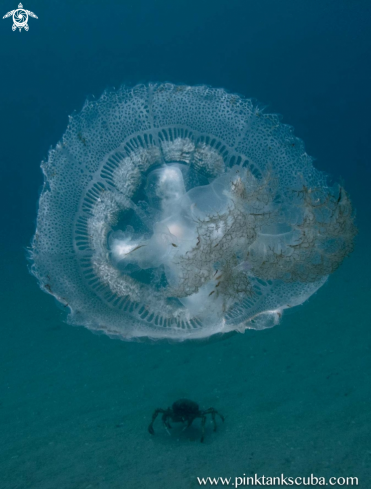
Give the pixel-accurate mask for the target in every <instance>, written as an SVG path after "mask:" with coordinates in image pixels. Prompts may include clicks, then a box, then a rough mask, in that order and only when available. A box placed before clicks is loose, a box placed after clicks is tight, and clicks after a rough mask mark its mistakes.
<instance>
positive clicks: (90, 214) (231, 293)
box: [30, 83, 356, 341]
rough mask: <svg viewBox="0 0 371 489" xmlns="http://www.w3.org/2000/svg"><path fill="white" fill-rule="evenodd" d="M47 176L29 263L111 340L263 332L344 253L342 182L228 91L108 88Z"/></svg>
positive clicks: (348, 224) (65, 141) (349, 218)
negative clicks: (328, 178) (330, 182)
mask: <svg viewBox="0 0 371 489" xmlns="http://www.w3.org/2000/svg"><path fill="white" fill-rule="evenodd" d="M42 170H43V173H44V187H43V191H42V193H41V196H40V200H39V211H38V217H37V227H36V233H35V236H34V238H33V241H32V248H31V252H30V258H31V261H32V266H31V271H32V273H33V274H34V275H35V276H36V278H37V279H38V281H39V284H40V287H41V288H42V289H43V290H44V291H46V292H48V293H49V294H52V295H53V296H54V297H55V298H56V299H57V300H58V301H59V302H60V303H61V304H62V305H63V306H64V307H65V308H66V309H68V310H69V314H68V322H69V323H71V324H75V325H83V326H85V327H87V328H89V329H91V330H94V331H100V332H104V333H106V334H107V335H109V336H110V337H115V338H120V339H124V340H130V339H141V338H153V339H172V340H179V341H182V340H186V339H196V338H208V337H210V336H213V335H216V334H222V333H228V332H233V331H240V332H243V331H244V330H245V329H248V328H252V329H264V328H267V327H272V326H274V325H276V324H278V322H279V320H280V318H281V316H282V312H283V311H284V309H286V308H288V307H290V308H291V307H294V306H296V305H299V304H302V303H303V302H305V301H306V300H307V299H308V298H309V297H310V296H311V295H313V294H314V293H315V292H316V291H317V290H318V289H319V288H320V287H321V286H322V285H323V284H324V283H325V281H326V280H327V277H328V276H329V274H331V273H333V272H334V271H335V270H336V268H337V267H338V266H339V265H340V263H341V262H342V261H343V259H344V258H345V257H346V256H347V255H348V254H349V253H350V252H351V251H352V248H353V241H354V236H355V234H356V228H355V225H354V218H353V211H352V206H351V202H350V199H349V197H348V195H347V193H346V192H345V190H344V189H343V188H341V187H340V186H339V185H334V186H329V185H328V183H327V181H326V177H325V175H324V174H323V173H322V172H320V171H318V170H317V169H315V168H314V167H313V164H312V158H311V157H309V156H308V155H307V154H306V152H305V149H304V145H303V142H302V141H301V140H300V139H298V138H296V137H295V136H294V135H293V132H292V129H291V128H290V127H289V126H286V125H284V124H282V123H281V122H280V121H279V118H278V116H276V115H272V114H265V113H264V112H262V111H261V110H260V109H259V108H258V107H257V106H256V105H254V104H253V102H252V101H251V100H249V99H244V98H242V97H239V96H237V95H234V94H230V93H228V92H226V91H225V90H222V89H214V88H210V87H206V86H197V87H190V86H177V85H173V84H169V83H167V84H149V85H139V86H136V87H134V88H127V87H125V86H123V87H121V88H120V89H118V90H116V91H109V92H105V93H104V94H103V95H102V96H101V98H100V99H99V100H96V101H87V102H86V103H85V105H84V107H83V109H82V111H81V113H79V114H77V115H74V116H72V117H71V118H70V121H69V125H68V127H67V130H66V132H65V134H64V136H63V138H62V140H61V142H60V143H58V144H57V146H56V148H55V149H52V150H51V151H50V152H49V156H48V160H47V161H46V162H44V163H43V164H42Z"/></svg>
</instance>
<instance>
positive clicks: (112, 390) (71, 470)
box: [0, 216, 371, 489]
mask: <svg viewBox="0 0 371 489" xmlns="http://www.w3.org/2000/svg"><path fill="white" fill-rule="evenodd" d="M368 218H370V216H368ZM365 222H366V223H367V222H370V221H369V220H366V221H365ZM367 238H368V237H367V235H365V234H364V233H361V234H360V236H359V238H358V240H357V244H356V250H355V252H354V253H353V255H352V256H351V257H350V258H348V259H347V260H346V261H345V263H344V264H343V265H342V266H341V268H340V269H339V270H338V271H337V272H336V273H335V274H334V276H332V277H331V278H330V280H329V281H328V283H327V284H326V285H325V286H324V287H323V288H322V289H321V290H320V291H319V292H318V293H317V294H316V295H315V296H314V297H312V298H311V299H310V300H309V301H308V302H307V303H306V304H304V305H303V306H300V307H298V308H295V309H293V310H292V311H288V312H286V313H285V315H284V317H283V320H282V323H281V324H280V325H279V326H277V327H275V328H273V329H270V330H264V331H260V332H256V331H247V332H246V333H245V334H243V335H241V334H236V335H234V336H232V337H229V338H225V339H222V340H220V341H211V342H210V341H209V342H203V343H186V344H170V343H153V344H142V343H124V342H121V341H117V340H111V339H109V338H107V337H105V336H100V335H94V334H92V333H91V332H89V331H88V330H86V329H84V328H75V327H71V326H68V325H66V324H64V323H63V317H64V313H63V311H61V310H60V309H57V308H56V307H55V303H54V300H53V299H52V298H51V297H50V296H47V295H45V294H43V293H42V292H41V291H40V290H39V289H38V286H37V284H36V282H35V280H34V279H33V277H31V276H30V275H29V274H28V272H27V268H26V262H25V258H24V252H23V251H19V253H15V252H7V251H3V252H2V253H1V254H0V260H1V262H2V263H1V270H2V280H1V283H0V294H1V295H0V303H1V311H2V321H1V327H0V358H1V370H0V378H1V382H0V386H1V388H0V389H1V390H0V488H1V489H23V488H32V489H54V488H56V489H88V488H89V489H93V488H94V489H95V488H101V489H116V488H125V489H132V488H144V489H146V488H151V489H157V488H161V489H166V488H176V489H178V488H179V489H183V488H184V489H186V488H187V489H190V488H196V487H199V485H198V483H197V479H196V477H197V476H198V477H207V476H211V477H218V476H223V477H236V476H243V474H246V476H249V475H253V474H255V473H257V474H259V475H265V476H279V475H280V474H281V473H283V474H284V475H285V476H293V477H295V476H302V477H303V476H307V475H310V474H311V473H313V474H314V475H316V476H317V477H327V478H329V477H350V476H355V477H358V478H359V486H358V487H361V488H365V489H369V487H371V478H370V474H371V445H370V421H371V419H370V418H371V409H370V399H371V382H370V367H371V328H370V326H371V315H370V301H371V284H370V272H371V257H370V253H369V246H368V239H367ZM181 397H187V398H190V399H193V400H195V401H196V402H198V403H199V404H200V405H201V407H203V408H207V407H210V406H213V407H215V408H216V409H218V410H219V411H220V412H221V413H222V414H223V415H225V418H226V420H225V423H224V424H223V423H221V421H220V420H219V421H218V428H219V429H218V431H217V432H216V433H213V432H212V424H211V420H209V421H208V424H207V432H206V438H205V443H203V444H201V443H200V441H199V439H200V424H199V421H196V422H195V423H194V425H193V426H192V427H191V428H190V429H188V430H186V431H182V427H181V426H180V425H174V429H173V431H172V435H171V436H169V435H168V434H167V433H166V431H165V430H164V428H163V426H162V423H161V420H160V418H158V420H157V422H156V424H155V431H156V434H155V436H151V435H149V433H148V431H147V426H148V424H149V422H150V419H151V415H152V412H153V410H154V409H155V408H156V407H163V408H166V407H168V406H169V405H171V404H172V402H173V401H175V400H176V399H178V398H181ZM306 487H308V486H306ZM334 487H337V486H334ZM339 487H340V486H339Z"/></svg>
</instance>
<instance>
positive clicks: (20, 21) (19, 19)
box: [3, 3, 38, 32]
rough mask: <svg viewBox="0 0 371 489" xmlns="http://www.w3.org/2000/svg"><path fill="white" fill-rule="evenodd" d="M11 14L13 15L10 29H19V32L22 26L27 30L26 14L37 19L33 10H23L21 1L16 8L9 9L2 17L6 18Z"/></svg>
mask: <svg viewBox="0 0 371 489" xmlns="http://www.w3.org/2000/svg"><path fill="white" fill-rule="evenodd" d="M11 15H12V16H13V25H12V30H13V31H15V30H16V29H19V32H21V30H22V28H24V30H25V31H28V29H29V27H28V23H27V22H28V16H30V17H33V18H34V19H38V17H37V15H35V14H34V13H33V12H30V11H29V10H25V9H24V8H23V5H22V4H21V3H20V4H19V5H18V8H17V9H16V10H11V11H10V12H8V13H7V14H5V15H4V17H3V19H6V18H7V17H10V16H11Z"/></svg>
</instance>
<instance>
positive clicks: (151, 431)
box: [148, 425, 155, 435]
mask: <svg viewBox="0 0 371 489" xmlns="http://www.w3.org/2000/svg"><path fill="white" fill-rule="evenodd" d="M148 431H149V432H150V433H151V435H154V434H155V432H154V429H153V427H152V425H149V426H148Z"/></svg>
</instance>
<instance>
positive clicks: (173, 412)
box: [148, 399, 224, 442]
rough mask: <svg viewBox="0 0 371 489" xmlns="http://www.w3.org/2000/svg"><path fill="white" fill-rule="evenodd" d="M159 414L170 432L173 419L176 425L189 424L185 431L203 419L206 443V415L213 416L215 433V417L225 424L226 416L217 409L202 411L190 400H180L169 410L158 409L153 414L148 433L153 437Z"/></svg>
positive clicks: (202, 428) (202, 433)
mask: <svg viewBox="0 0 371 489" xmlns="http://www.w3.org/2000/svg"><path fill="white" fill-rule="evenodd" d="M159 414H162V422H163V423H164V425H165V429H166V430H167V431H168V430H169V429H171V428H172V427H171V425H170V423H169V419H171V420H172V421H173V422H174V423H185V422H186V423H187V425H186V426H185V428H184V429H186V428H189V427H190V426H191V424H192V423H193V421H194V420H195V419H196V418H201V419H202V423H201V442H203V441H204V437H205V423H206V415H207V414H211V418H212V420H213V423H214V431H216V420H215V416H216V415H218V416H220V418H221V419H222V421H223V422H224V416H222V415H221V414H220V413H219V412H218V411H217V410H216V409H214V408H209V409H206V410H205V411H203V410H200V408H199V405H198V404H197V403H196V402H194V401H190V400H189V399H178V400H177V401H175V402H174V404H173V405H172V407H171V408H167V409H160V408H159V409H156V410H155V411H154V412H153V414H152V421H151V423H150V425H149V426H148V431H149V432H150V433H151V435H154V434H155V432H154V430H153V423H154V422H155V419H156V418H157V416H158V415H159Z"/></svg>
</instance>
